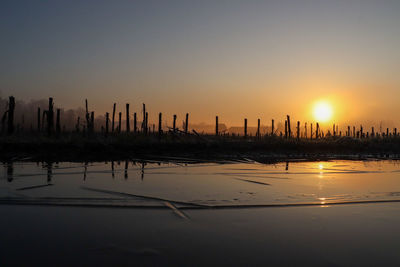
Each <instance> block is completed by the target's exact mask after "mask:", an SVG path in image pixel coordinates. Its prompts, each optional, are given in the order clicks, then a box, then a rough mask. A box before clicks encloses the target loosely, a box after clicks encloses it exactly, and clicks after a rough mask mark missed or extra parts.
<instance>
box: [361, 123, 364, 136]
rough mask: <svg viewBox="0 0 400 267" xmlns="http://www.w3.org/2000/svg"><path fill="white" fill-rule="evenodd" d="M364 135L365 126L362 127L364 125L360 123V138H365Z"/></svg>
mask: <svg viewBox="0 0 400 267" xmlns="http://www.w3.org/2000/svg"><path fill="white" fill-rule="evenodd" d="M363 137H364V136H363V127H362V125H360V138H363Z"/></svg>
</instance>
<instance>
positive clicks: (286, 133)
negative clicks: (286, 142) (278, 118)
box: [285, 120, 288, 138]
mask: <svg viewBox="0 0 400 267" xmlns="http://www.w3.org/2000/svg"><path fill="white" fill-rule="evenodd" d="M287 125H288V123H287V120H285V138H288V129H287Z"/></svg>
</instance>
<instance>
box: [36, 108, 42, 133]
mask: <svg viewBox="0 0 400 267" xmlns="http://www.w3.org/2000/svg"><path fill="white" fill-rule="evenodd" d="M37 110H38V111H37V129H38V132H40V115H41V114H42V113H41V112H40V108H38V109H37Z"/></svg>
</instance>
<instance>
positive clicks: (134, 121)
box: [133, 112, 137, 133]
mask: <svg viewBox="0 0 400 267" xmlns="http://www.w3.org/2000/svg"><path fill="white" fill-rule="evenodd" d="M136 131H137V117H136V112H135V113H134V114H133V132H134V133H136Z"/></svg>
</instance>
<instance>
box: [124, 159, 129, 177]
mask: <svg viewBox="0 0 400 267" xmlns="http://www.w3.org/2000/svg"><path fill="white" fill-rule="evenodd" d="M128 163H129V162H128V161H127V160H126V161H125V169H124V178H125V179H128Z"/></svg>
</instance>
